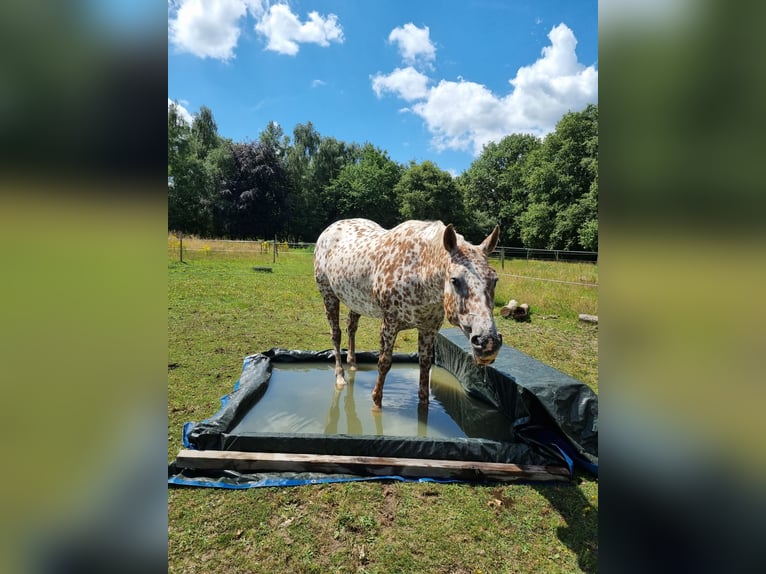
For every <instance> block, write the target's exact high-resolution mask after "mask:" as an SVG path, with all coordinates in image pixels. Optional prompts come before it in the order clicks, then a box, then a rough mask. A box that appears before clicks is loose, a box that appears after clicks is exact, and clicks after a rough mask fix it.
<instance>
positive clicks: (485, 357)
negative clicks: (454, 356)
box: [470, 333, 503, 365]
mask: <svg viewBox="0 0 766 574" xmlns="http://www.w3.org/2000/svg"><path fill="white" fill-rule="evenodd" d="M470 341H471V349H472V350H473V358H474V360H475V361H476V364H477V365H491V364H492V363H494V362H495V359H496V358H497V354H498V353H499V352H500V347H501V346H502V345H503V336H502V335H501V334H500V333H496V334H492V335H481V336H480V335H474V336H473V337H471V339H470Z"/></svg>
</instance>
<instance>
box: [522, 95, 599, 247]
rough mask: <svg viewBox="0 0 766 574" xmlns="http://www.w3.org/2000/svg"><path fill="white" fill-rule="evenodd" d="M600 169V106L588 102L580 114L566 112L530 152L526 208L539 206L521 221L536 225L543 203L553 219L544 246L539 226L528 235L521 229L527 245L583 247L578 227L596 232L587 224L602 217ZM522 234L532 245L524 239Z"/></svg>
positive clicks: (525, 180)
mask: <svg viewBox="0 0 766 574" xmlns="http://www.w3.org/2000/svg"><path fill="white" fill-rule="evenodd" d="M597 173H598V107H597V106H595V105H590V106H588V107H587V108H586V109H585V110H583V111H582V112H571V113H568V114H566V115H564V117H562V119H561V120H560V121H559V122H558V124H557V125H556V130H555V131H554V132H552V133H550V134H548V136H547V137H546V138H545V140H544V141H543V144H542V146H541V147H539V148H538V149H536V150H533V151H532V152H531V153H530V155H529V158H528V160H527V163H526V165H525V170H524V177H523V179H522V182H523V184H524V186H525V187H526V188H527V189H528V191H529V207H528V208H527V211H529V210H530V209H532V206H533V205H534V206H535V208H534V210H533V211H532V212H530V213H529V214H528V215H527V217H525V218H522V220H523V221H524V222H526V223H527V224H533V222H536V221H537V220H538V216H539V214H540V213H541V210H542V207H540V206H547V208H546V209H547V211H548V212H549V214H550V216H551V217H552V218H554V220H555V221H554V222H553V224H552V225H551V226H550V235H549V237H548V239H547V241H545V242H544V244H541V238H540V236H539V232H540V229H541V227H539V226H537V225H536V224H535V228H534V229H531V230H529V231H528V232H527V233H524V230H523V229H522V230H521V238H522V242H523V243H524V245H525V246H527V247H545V248H548V249H578V248H584V246H583V245H582V243H581V242H580V232H579V230H580V228H581V227H583V226H584V225H586V224H587V225H588V228H589V229H591V230H592V229H593V223H588V222H589V221H594V220H597V218H598V213H597V212H598V183H597ZM586 196H588V197H587V198H586ZM525 213H526V212H525ZM522 226H523V224H522ZM591 235H592V233H591ZM524 237H526V238H528V240H530V241H533V242H534V245H532V244H528V243H526V242H525V241H524ZM532 238H534V239H532Z"/></svg>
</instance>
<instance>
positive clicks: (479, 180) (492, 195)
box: [458, 134, 542, 245]
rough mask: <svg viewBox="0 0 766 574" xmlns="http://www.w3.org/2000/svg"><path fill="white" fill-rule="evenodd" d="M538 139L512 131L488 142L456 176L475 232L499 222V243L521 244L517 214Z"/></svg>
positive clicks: (524, 202)
mask: <svg viewBox="0 0 766 574" xmlns="http://www.w3.org/2000/svg"><path fill="white" fill-rule="evenodd" d="M541 143H542V142H541V141H540V140H539V139H538V138H536V137H535V136H532V135H529V134H513V135H510V136H506V137H505V138H503V139H502V140H500V142H498V143H494V142H491V143H489V144H487V145H486V146H485V147H484V149H483V150H482V153H481V155H480V156H479V157H478V158H477V159H476V160H475V161H474V162H473V163H472V164H471V166H470V167H469V168H468V169H467V170H466V171H465V172H464V173H463V174H462V175H461V176H460V177H459V178H458V182H459V184H460V187H461V189H462V191H463V197H464V200H465V205H466V212H467V214H468V216H469V219H470V221H471V222H472V223H473V225H474V227H475V228H476V229H475V234H476V235H479V236H486V235H487V234H488V233H489V232H490V231H492V228H493V227H494V226H495V224H499V225H500V232H501V236H500V242H501V244H503V245H520V244H521V235H520V233H521V225H520V223H519V216H520V215H521V214H522V213H523V212H524V210H525V209H526V207H527V203H528V200H527V196H528V192H527V189H526V187H525V186H524V182H523V175H524V169H525V165H526V161H527V158H528V157H529V154H530V153H531V152H533V151H534V150H536V149H538V148H539V147H540V146H541Z"/></svg>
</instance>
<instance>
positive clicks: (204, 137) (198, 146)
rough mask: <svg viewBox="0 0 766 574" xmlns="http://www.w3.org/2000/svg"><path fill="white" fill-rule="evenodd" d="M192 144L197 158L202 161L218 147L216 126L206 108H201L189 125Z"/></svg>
mask: <svg viewBox="0 0 766 574" xmlns="http://www.w3.org/2000/svg"><path fill="white" fill-rule="evenodd" d="M191 135H192V143H193V147H194V151H195V154H196V156H197V157H198V158H200V159H204V158H205V157H207V155H208V154H209V153H210V152H211V150H213V148H215V147H217V146H218V145H219V138H218V126H217V125H216V123H215V119H213V112H212V111H211V110H210V108H208V107H207V106H202V107H200V109H199V113H197V114H196V115H195V116H194V120H193V121H192V125H191Z"/></svg>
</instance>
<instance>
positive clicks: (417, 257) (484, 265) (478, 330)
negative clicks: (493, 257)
mask: <svg viewBox="0 0 766 574" xmlns="http://www.w3.org/2000/svg"><path fill="white" fill-rule="evenodd" d="M499 233H500V228H499V227H497V226H496V227H495V229H494V230H493V231H492V233H490V234H489V236H488V237H487V238H486V239H485V240H484V241H483V242H482V243H481V244H480V245H478V246H475V245H471V244H470V243H469V242H467V241H466V240H465V239H464V238H463V236H462V235H460V234H458V233H456V232H455V229H454V227H453V226H452V224H449V225H446V226H445V225H444V224H443V223H442V222H441V221H405V222H404V223H402V224H400V225H397V226H396V227H394V228H393V229H390V230H387V229H383V228H382V227H381V226H380V225H378V224H377V223H374V222H372V221H369V220H367V219H344V220H340V221H336V222H335V223H333V224H331V225H330V226H329V227H327V228H326V229H325V230H324V231H323V232H322V234H321V235H320V236H319V239H317V243H316V248H315V251H314V276H315V278H316V282H317V285H318V287H319V291H320V292H321V294H322V298H323V299H324V306H325V311H326V313H327V319H328V321H329V322H330V328H331V330H332V342H333V346H334V351H335V383H336V386H337V387H338V388H342V387H343V385H344V384H345V379H344V374H343V366H342V364H341V350H340V343H341V330H340V325H339V320H340V319H339V315H340V303H341V302H343V304H344V305H346V306H347V307H348V308H349V314H348V329H347V333H348V354H347V363H348V366H349V369H350V370H352V371H354V370H356V353H355V341H354V339H355V335H356V330H357V326H358V324H359V317H360V316H361V315H364V316H365V317H376V318H380V319H382V325H381V328H380V355H379V357H378V377H377V381H376V384H375V388H374V389H373V391H372V401H373V409H374V410H380V409H381V405H382V401H383V384H384V383H385V379H386V374H387V373H388V371H389V370H390V369H391V358H392V354H393V349H394V343H395V341H396V337H397V335H398V333H399V331H402V330H404V329H412V328H417V329H418V362H419V366H420V379H419V381H420V387H419V390H418V399H419V404H420V406H421V407H422V406H424V405H425V406H427V405H428V394H429V374H430V369H431V364H432V361H433V353H434V342H435V340H436V335H437V333H438V331H439V328H440V327H441V325H442V323H443V321H444V317H445V314H446V317H447V320H448V321H449V322H450V323H451V324H453V325H455V326H457V327H460V328H461V329H462V331H463V333H464V334H465V336H466V337H467V338H468V340H469V341H470V343H471V349H472V351H473V358H474V361H475V362H476V363H477V364H479V365H488V364H491V363H492V362H493V361H494V360H495V357H496V356H497V353H498V351H499V350H500V346H501V345H502V335H501V334H500V333H498V332H497V329H496V327H495V321H494V317H493V315H492V310H493V306H494V299H495V285H496V284H497V273H496V272H495V270H494V269H493V268H492V267H491V266H490V265H489V263H488V261H487V256H488V255H489V254H490V253H492V251H493V250H494V249H495V246H496V245H497V240H498V236H499Z"/></svg>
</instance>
